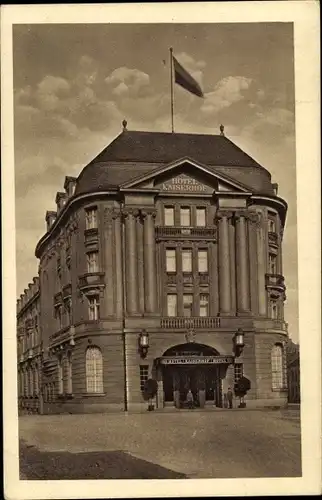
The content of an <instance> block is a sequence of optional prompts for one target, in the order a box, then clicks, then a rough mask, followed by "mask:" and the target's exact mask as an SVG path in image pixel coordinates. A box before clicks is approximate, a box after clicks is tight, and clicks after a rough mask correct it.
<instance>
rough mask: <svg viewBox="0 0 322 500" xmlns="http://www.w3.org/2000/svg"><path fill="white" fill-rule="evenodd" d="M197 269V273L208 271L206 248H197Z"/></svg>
mask: <svg viewBox="0 0 322 500" xmlns="http://www.w3.org/2000/svg"><path fill="white" fill-rule="evenodd" d="M198 271H199V273H207V272H208V250H198Z"/></svg>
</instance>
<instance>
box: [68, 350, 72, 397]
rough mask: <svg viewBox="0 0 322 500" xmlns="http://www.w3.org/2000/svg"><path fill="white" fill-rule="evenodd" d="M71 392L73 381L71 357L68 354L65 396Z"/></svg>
mask: <svg viewBox="0 0 322 500" xmlns="http://www.w3.org/2000/svg"><path fill="white" fill-rule="evenodd" d="M72 392H73V379H72V355H71V353H70V352H69V353H68V355H67V394H72Z"/></svg>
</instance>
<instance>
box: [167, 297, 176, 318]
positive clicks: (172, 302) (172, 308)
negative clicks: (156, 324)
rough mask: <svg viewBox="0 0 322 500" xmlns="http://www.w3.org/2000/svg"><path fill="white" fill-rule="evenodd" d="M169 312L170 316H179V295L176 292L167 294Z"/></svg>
mask: <svg viewBox="0 0 322 500" xmlns="http://www.w3.org/2000/svg"><path fill="white" fill-rule="evenodd" d="M167 314H168V316H177V295H176V294H175V293H168V295H167Z"/></svg>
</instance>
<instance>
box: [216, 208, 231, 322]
mask: <svg viewBox="0 0 322 500" xmlns="http://www.w3.org/2000/svg"><path fill="white" fill-rule="evenodd" d="M231 217H232V212H228V211H223V210H222V211H218V212H217V218H218V219H219V242H218V253H219V256H218V257H219V304H220V314H223V315H229V314H230V309H231V291H230V254H229V219H230V218H231Z"/></svg>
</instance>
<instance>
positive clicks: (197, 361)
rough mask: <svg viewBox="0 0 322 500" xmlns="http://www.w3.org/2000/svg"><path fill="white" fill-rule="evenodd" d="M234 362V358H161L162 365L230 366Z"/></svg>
mask: <svg viewBox="0 0 322 500" xmlns="http://www.w3.org/2000/svg"><path fill="white" fill-rule="evenodd" d="M233 362H234V357H233V356H164V357H163V358H160V363H161V364H162V365H218V364H228V365H230V364H232V363H233Z"/></svg>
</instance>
